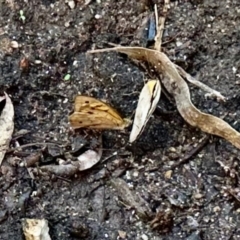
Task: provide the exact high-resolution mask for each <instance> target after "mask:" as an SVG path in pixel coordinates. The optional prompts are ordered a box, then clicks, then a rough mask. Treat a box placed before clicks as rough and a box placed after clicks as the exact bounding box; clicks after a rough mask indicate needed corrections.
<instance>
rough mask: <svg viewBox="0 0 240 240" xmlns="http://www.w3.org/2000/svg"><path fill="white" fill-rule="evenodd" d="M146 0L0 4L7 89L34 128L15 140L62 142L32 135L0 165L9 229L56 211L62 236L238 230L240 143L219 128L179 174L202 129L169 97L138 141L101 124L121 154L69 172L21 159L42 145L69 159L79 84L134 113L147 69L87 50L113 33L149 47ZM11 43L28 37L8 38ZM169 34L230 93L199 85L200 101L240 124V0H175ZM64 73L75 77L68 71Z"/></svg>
mask: <svg viewBox="0 0 240 240" xmlns="http://www.w3.org/2000/svg"><path fill="white" fill-rule="evenodd" d="M159 2H161V3H158V8H159V11H161V9H162V1H159ZM147 5H148V4H147V3H146V2H143V1H124V0H120V1H110V0H106V1H104V0H102V1H101V0H100V1H89V3H87V4H85V2H84V1H81V0H80V1H75V7H74V8H73V9H71V8H70V7H69V5H68V1H54V0H42V1H41V0H32V1H22V0H21V1H14V0H2V1H1V2H0V7H1V8H0V89H1V92H2V91H3V90H4V91H6V92H7V93H8V94H9V95H10V97H11V99H12V101H13V103H14V108H15V136H16V134H17V133H18V132H19V131H20V130H22V129H25V130H28V131H29V133H28V134H25V135H23V136H22V137H20V138H18V139H16V138H15V139H14V137H13V140H12V143H11V147H16V146H17V145H16V144H17V143H18V144H20V145H24V144H28V143H33V145H34V143H43V142H46V143H55V144H58V146H60V147H61V146H63V147H62V148H61V149H60V150H59V149H57V150H56V149H55V150H56V151H57V153H56V154H55V155H54V154H53V150H52V151H51V149H47V148H46V146H39V145H37V144H35V146H32V147H29V148H23V149H22V150H21V151H16V152H11V153H9V154H8V155H7V156H6V158H5V160H4V163H3V164H2V167H1V175H0V176H1V177H0V191H1V196H2V197H1V198H0V209H1V210H0V222H1V227H0V239H4V240H6V239H9V240H19V239H23V235H22V228H21V219H22V218H26V217H27V218H45V219H47V220H48V222H49V227H50V235H51V237H52V239H58V240H65V239H101V240H102V239H121V238H120V236H122V237H124V235H125V234H126V236H125V239H137V240H138V239H143V240H145V239H149V240H150V239H188V240H198V239H211V240H213V239H223V240H225V239H234V240H235V239H240V230H239V229H240V217H239V213H240V185H239V177H240V176H239V165H240V158H239V153H240V152H239V150H238V149H236V148H235V147H233V146H232V145H231V144H230V143H228V142H226V141H225V140H223V139H219V138H217V137H212V136H210V139H209V141H207V142H206V144H205V145H204V147H203V149H202V150H201V151H200V152H199V153H197V154H194V155H193V156H192V157H191V158H190V159H189V161H187V162H186V163H185V164H180V165H179V166H177V167H175V168H174V169H173V171H172V172H171V171H170V170H169V169H170V166H171V165H172V164H174V163H176V162H178V161H179V160H180V159H182V158H183V157H185V156H188V155H189V154H190V155H191V151H192V150H193V149H195V148H197V147H198V146H199V144H200V141H201V140H202V139H203V138H204V137H205V134H204V133H202V132H201V131H199V130H198V129H195V128H193V127H191V126H189V125H188V124H186V123H185V122H184V120H183V119H182V118H181V116H180V115H179V113H178V112H177V110H176V107H175V105H174V102H173V101H169V99H168V98H166V97H165V96H164V95H162V96H161V100H160V102H159V105H158V106H159V107H158V110H157V111H156V112H155V114H154V116H153V117H152V118H151V119H150V121H149V123H148V125H147V127H146V129H145V131H144V133H143V135H142V137H141V138H140V139H139V140H138V141H137V142H136V143H134V144H133V145H132V146H129V144H127V141H128V137H129V131H130V128H129V129H127V130H126V131H104V132H103V148H104V153H103V159H105V158H107V157H109V156H112V155H113V153H114V152H116V151H117V152H118V154H117V155H116V156H113V157H111V158H109V159H108V160H106V161H105V162H100V163H99V164H98V165H96V166H94V167H93V168H92V169H90V170H88V171H85V172H82V173H79V174H76V175H74V176H72V177H59V176H55V175H52V174H44V175H43V174H40V173H39V174H36V173H35V174H34V178H33V176H31V175H30V174H29V172H28V169H27V168H26V167H21V163H22V162H23V161H24V159H26V157H29V156H30V157H32V156H33V154H39V155H40V156H41V157H40V160H39V161H40V162H39V164H38V165H39V166H42V165H49V164H57V159H62V160H68V159H69V151H70V150H71V144H72V143H73V141H74V139H76V135H75V134H73V132H72V130H70V128H69V125H68V115H69V113H70V112H71V110H72V100H73V98H74V96H75V95H76V94H78V93H81V94H85V95H90V96H94V97H96V98H99V99H105V100H107V102H109V103H110V104H111V105H112V106H114V107H115V108H116V109H118V110H119V111H120V112H121V113H122V115H123V116H125V117H127V116H128V117H130V116H131V115H132V114H133V112H134V110H135V108H136V104H137V99H138V94H139V92H140V91H141V88H142V87H143V84H144V80H146V79H147V78H149V76H148V74H147V72H145V71H144V70H143V69H141V68H140V67H139V66H137V65H134V63H132V62H131V61H130V60H129V59H127V58H126V57H125V56H122V55H119V54H117V53H103V54H97V55H92V56H88V57H86V54H85V53H86V51H88V50H90V49H93V48H103V47H108V45H107V44H106V42H113V43H116V44H121V45H125V46H126V45H127V46H129V45H132V46H140V45H141V46H144V44H145V43H146V38H144V36H143V37H142V38H139V37H137V36H141V34H140V33H141V30H140V28H141V25H142V23H143V19H144V17H145V16H148V15H149V9H148V8H147V7H146V6H147ZM20 10H22V11H23V15H24V16H25V18H26V19H25V20H24V21H23V19H20ZM11 41H17V43H18V45H19V46H18V47H17V48H11V46H10V43H11ZM164 42H165V44H163V50H164V52H165V53H167V54H168V56H169V57H170V58H171V60H172V61H174V62H175V63H177V64H179V65H181V66H182V67H183V68H184V69H185V70H186V71H187V72H188V73H190V74H192V75H193V76H197V77H198V79H199V80H200V81H202V82H204V83H205V84H207V85H209V86H210V87H212V88H214V89H216V90H218V91H220V92H221V93H222V94H223V95H224V96H226V97H227V98H228V100H227V102H226V103H219V102H217V101H216V100H214V99H206V98H205V97H204V94H205V93H204V92H202V91H201V90H199V89H197V88H195V87H192V86H190V87H191V93H192V101H193V102H194V104H195V105H196V106H197V107H198V108H199V109H201V110H202V111H204V112H208V113H211V114H214V115H216V116H219V117H221V118H224V120H225V121H227V122H228V123H229V124H231V125H232V126H233V127H234V128H235V129H236V130H238V131H240V122H239V118H240V104H239V98H240V95H239V84H240V2H239V0H232V1H225V0H219V1H215V0H198V1H190V0H189V1H187V0H185V1H184V0H182V1H181V0H180V1H172V2H171V9H170V12H169V14H168V16H167V21H166V26H165V33H164V37H163V43H164ZM24 59H25V60H24ZM20 62H21V64H20ZM26 62H27V63H28V62H29V67H25V64H26ZM19 64H20V65H21V66H20V65H19ZM67 73H69V74H70V75H71V78H70V80H69V81H66V80H64V77H65V75H66V74H67ZM87 134H91V132H87ZM85 135H86V133H84V134H82V137H84V136H85ZM59 151H61V153H59ZM34 170H35V172H37V171H36V170H37V166H35V167H34ZM119 178H120V179H119ZM129 189H130V190H129ZM133 199H134V200H133ZM133 205H134V206H133ZM142 209H143V210H142ZM152 221H154V224H153V222H152ZM151 222H152V224H150V223H151ZM119 231H123V232H119ZM122 239H124V238H122Z"/></svg>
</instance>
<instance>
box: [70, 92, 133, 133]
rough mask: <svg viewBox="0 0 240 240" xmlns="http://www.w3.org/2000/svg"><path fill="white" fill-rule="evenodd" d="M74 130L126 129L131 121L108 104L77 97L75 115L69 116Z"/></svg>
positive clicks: (93, 99) (90, 98)
mask: <svg viewBox="0 0 240 240" xmlns="http://www.w3.org/2000/svg"><path fill="white" fill-rule="evenodd" d="M69 121H70V124H71V126H72V127H73V128H93V129H124V128H125V127H126V126H128V125H129V121H128V120H126V119H123V118H122V117H121V116H120V115H119V113H118V112H117V111H116V110H115V109H113V108H112V107H110V106H109V105H107V104H106V103H104V102H102V101H100V100H98V99H95V98H92V97H88V96H81V95H79V96H77V97H76V99H75V106H74V113H73V114H72V115H70V116H69Z"/></svg>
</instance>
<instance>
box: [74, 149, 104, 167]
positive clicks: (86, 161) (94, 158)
mask: <svg viewBox="0 0 240 240" xmlns="http://www.w3.org/2000/svg"><path fill="white" fill-rule="evenodd" d="M101 157H102V150H100V151H99V152H96V151H94V150H87V151H86V152H84V153H83V154H82V155H80V156H79V157H78V162H79V165H80V166H79V170H80V171H83V170H87V169H89V168H91V167H93V166H94V165H95V164H97V163H98V162H99V161H100V159H101Z"/></svg>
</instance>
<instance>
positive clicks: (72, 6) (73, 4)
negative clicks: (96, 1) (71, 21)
mask: <svg viewBox="0 0 240 240" xmlns="http://www.w3.org/2000/svg"><path fill="white" fill-rule="evenodd" d="M68 6H69V7H70V8H71V9H74V8H75V2H74V1H69V2H68Z"/></svg>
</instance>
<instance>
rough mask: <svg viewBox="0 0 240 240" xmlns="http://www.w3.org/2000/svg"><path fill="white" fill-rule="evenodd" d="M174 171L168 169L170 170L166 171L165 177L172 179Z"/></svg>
mask: <svg viewBox="0 0 240 240" xmlns="http://www.w3.org/2000/svg"><path fill="white" fill-rule="evenodd" d="M172 173H173V171H172V170H168V171H166V172H165V174H164V177H165V178H166V179H170V178H171V177H172Z"/></svg>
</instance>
